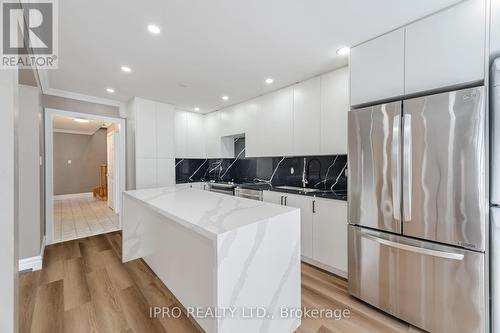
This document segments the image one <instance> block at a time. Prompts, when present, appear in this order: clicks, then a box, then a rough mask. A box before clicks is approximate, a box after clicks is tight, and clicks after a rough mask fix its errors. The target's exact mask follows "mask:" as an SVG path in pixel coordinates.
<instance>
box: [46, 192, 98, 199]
mask: <svg viewBox="0 0 500 333" xmlns="http://www.w3.org/2000/svg"><path fill="white" fill-rule="evenodd" d="M93 196H94V193H92V192H85V193H72V194H61V195H54V200H68V199H84V198H92V197H93Z"/></svg>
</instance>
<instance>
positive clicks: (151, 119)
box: [134, 98, 156, 158]
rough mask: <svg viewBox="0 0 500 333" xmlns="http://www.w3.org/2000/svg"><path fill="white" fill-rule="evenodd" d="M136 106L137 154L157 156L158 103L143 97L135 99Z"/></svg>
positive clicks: (142, 156) (144, 156)
mask: <svg viewBox="0 0 500 333" xmlns="http://www.w3.org/2000/svg"><path fill="white" fill-rule="evenodd" d="M134 107H135V124H136V128H135V140H136V141H135V149H136V150H135V156H136V157H137V158H155V157H156V105H155V102H153V101H148V100H145V99H141V98H136V99H135V100H134Z"/></svg>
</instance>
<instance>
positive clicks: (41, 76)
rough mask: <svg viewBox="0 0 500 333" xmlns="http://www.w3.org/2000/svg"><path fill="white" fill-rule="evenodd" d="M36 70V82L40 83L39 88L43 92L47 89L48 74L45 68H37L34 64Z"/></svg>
mask: <svg viewBox="0 0 500 333" xmlns="http://www.w3.org/2000/svg"><path fill="white" fill-rule="evenodd" d="M35 67H36V72H37V73H38V75H37V76H38V80H37V81H38V83H39V84H40V88H41V90H42V92H43V93H44V94H45V93H46V92H47V90H48V89H49V76H48V75H47V70H46V69H42V68H38V67H37V66H36V65H35Z"/></svg>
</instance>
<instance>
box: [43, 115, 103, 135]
mask: <svg viewBox="0 0 500 333" xmlns="http://www.w3.org/2000/svg"><path fill="white" fill-rule="evenodd" d="M74 119H75V118H69V117H62V116H54V118H53V123H52V128H53V131H54V132H63V133H74V134H85V135H92V134H94V133H95V132H96V131H97V130H98V129H99V128H101V127H107V126H108V125H109V124H103V123H102V122H100V121H95V120H89V122H88V123H79V122H76V121H75V120H74Z"/></svg>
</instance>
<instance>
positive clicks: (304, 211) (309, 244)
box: [284, 194, 313, 258]
mask: <svg viewBox="0 0 500 333" xmlns="http://www.w3.org/2000/svg"><path fill="white" fill-rule="evenodd" d="M284 201H285V202H284V203H285V204H286V205H287V206H290V207H295V208H300V243H301V244H300V250H301V254H302V255H303V256H304V257H308V258H312V257H313V214H312V201H311V199H310V198H309V197H304V196H302V195H289V194H286V196H285V199H284Z"/></svg>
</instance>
